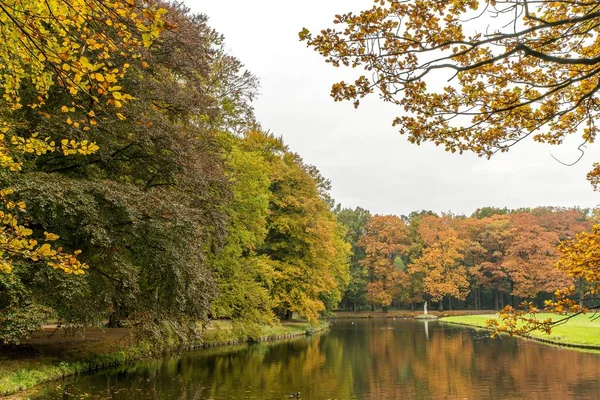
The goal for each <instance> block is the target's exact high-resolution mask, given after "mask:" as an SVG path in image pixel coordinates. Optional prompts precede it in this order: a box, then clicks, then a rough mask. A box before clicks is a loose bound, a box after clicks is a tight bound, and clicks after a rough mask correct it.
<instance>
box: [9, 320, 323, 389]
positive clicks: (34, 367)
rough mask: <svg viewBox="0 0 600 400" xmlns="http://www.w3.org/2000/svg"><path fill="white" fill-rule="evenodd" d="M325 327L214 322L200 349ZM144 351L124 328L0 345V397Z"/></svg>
mask: <svg viewBox="0 0 600 400" xmlns="http://www.w3.org/2000/svg"><path fill="white" fill-rule="evenodd" d="M327 326H328V324H327V323H326V322H322V321H321V322H319V324H318V325H317V326H313V325H310V324H308V323H306V322H301V321H291V322H284V323H283V324H281V325H275V326H256V327H253V329H252V330H251V331H247V332H244V333H240V331H239V330H238V331H234V330H233V326H232V324H231V322H229V321H214V322H213V323H212V326H211V327H209V329H207V330H206V332H205V335H204V338H203V343H202V344H203V345H207V346H216V345H220V344H231V343H233V342H236V343H240V342H247V341H249V340H253V341H259V340H260V341H264V340H274V339H281V338H285V337H291V336H299V335H306V334H310V333H313V332H316V331H320V330H323V329H325V328H326V327H327ZM248 332H251V333H252V334H251V335H249V334H248ZM148 350H149V349H148V348H147V343H141V344H133V343H132V342H131V335H130V333H129V331H128V330H127V329H124V328H120V329H104V330H102V329H97V328H93V329H89V330H87V331H86V333H85V335H82V334H69V335H67V334H65V333H64V332H60V331H59V332H58V333H57V332H56V331H55V330H54V329H45V330H44V331H43V332H38V333H36V334H35V335H34V336H33V337H32V339H30V340H27V341H25V342H24V343H23V344H22V345H20V346H0V398H1V397H2V396H3V395H8V394H11V393H16V392H19V391H23V390H27V389H31V388H32V387H34V386H36V385H39V384H41V383H43V382H48V381H52V380H56V379H60V378H62V377H64V376H67V375H74V374H78V373H82V372H87V371H93V370H96V369H99V368H104V367H107V366H112V365H118V364H124V363H127V362H130V361H135V360H141V359H143V358H148V357H149V351H148Z"/></svg>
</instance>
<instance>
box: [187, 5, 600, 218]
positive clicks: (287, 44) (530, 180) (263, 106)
mask: <svg viewBox="0 0 600 400" xmlns="http://www.w3.org/2000/svg"><path fill="white" fill-rule="evenodd" d="M186 4H188V5H189V6H191V7H192V9H193V10H194V11H197V12H204V13H206V14H208V15H209V16H210V24H211V25H212V26H213V27H214V28H216V29H217V30H218V31H220V32H221V33H223V34H224V35H225V37H226V43H227V47H228V49H230V51H231V53H232V54H234V55H235V56H236V57H238V58H239V59H240V60H241V61H242V62H244V63H245V64H246V66H247V67H248V68H249V69H250V70H251V71H252V72H253V73H254V74H255V75H257V76H258V77H259V78H260V80H261V82H262V87H261V90H260V92H261V96H260V98H259V100H258V101H257V102H256V114H257V117H258V119H259V121H260V122H261V123H262V125H263V127H264V128H265V129H269V130H270V131H271V132H273V133H275V134H276V135H282V136H283V138H284V140H285V141H286V143H288V144H289V145H290V148H291V149H292V150H293V151H295V152H298V153H299V154H300V155H301V156H302V157H303V158H304V159H305V160H306V162H308V163H310V164H314V165H316V166H317V167H318V168H319V169H320V170H321V172H322V173H323V175H324V176H325V177H327V178H329V179H330V180H331V181H332V184H333V190H332V194H333V196H334V198H335V199H336V200H337V201H339V202H342V204H343V205H344V206H348V207H355V206H361V207H363V208H368V209H370V210H371V211H372V212H374V213H394V214H408V213H409V212H410V211H413V210H418V209H432V210H435V211H448V210H452V211H454V212H457V213H471V212H472V211H474V210H475V209H476V208H477V207H481V206H498V207H504V206H507V207H510V208H517V207H530V206H539V205H559V206H574V205H579V206H582V207H591V206H595V205H596V204H598V203H600V200H598V198H597V196H596V195H595V194H594V193H593V192H592V189H591V186H590V185H589V184H588V183H587V181H586V180H585V175H586V173H587V172H588V171H589V170H590V169H591V164H592V163H593V162H594V161H595V159H598V158H599V157H598V155H599V151H598V150H595V149H594V148H593V147H592V148H591V149H589V150H588V154H587V156H586V157H585V158H584V159H583V160H582V161H581V162H580V163H579V164H577V165H576V166H574V167H566V166H563V165H561V164H559V163H558V162H557V161H555V160H554V159H553V158H552V157H551V155H550V150H552V154H553V155H555V156H556V157H557V158H559V159H560V160H562V161H564V162H569V161H572V160H574V159H576V158H577V157H578V155H579V152H578V151H577V146H578V145H579V142H578V140H576V138H575V139H574V140H568V141H567V142H566V143H565V144H563V145H562V146H561V147H559V148H553V149H551V148H550V147H549V146H544V145H540V144H535V143H531V142H523V143H520V144H519V145H517V147H515V148H513V149H512V150H511V151H510V152H509V153H508V154H501V155H498V156H496V157H497V158H496V159H494V160H492V161H488V160H485V159H480V158H478V157H476V156H474V155H471V154H469V155H462V156H459V155H456V154H450V153H446V152H444V151H443V149H441V148H436V147H435V146H434V145H431V144H427V145H422V146H421V147H417V146H415V145H412V144H409V143H408V142H407V140H406V139H405V138H404V137H401V136H400V135H399V134H398V133H397V130H396V129H395V128H393V127H392V126H391V121H392V119H393V118H394V117H395V116H396V112H397V109H396V108H395V107H394V106H391V105H389V104H383V103H381V102H379V101H378V100H377V98H376V96H373V97H372V98H371V99H369V100H367V101H365V102H364V103H363V105H362V106H361V107H360V108H359V109H358V110H355V109H354V108H353V106H352V105H351V104H350V103H334V102H333V100H332V99H331V98H330V97H329V91H330V85H331V84H332V83H333V82H335V81H337V80H340V79H344V78H348V77H352V76H354V75H352V74H350V75H348V73H347V72H345V71H343V70H340V69H335V68H332V67H331V66H329V65H327V64H325V63H324V62H323V60H322V58H321V57H320V56H319V55H318V54H316V53H315V52H314V51H312V50H311V49H307V48H305V47H304V45H303V44H302V43H300V42H299V41H298V31H300V30H301V29H302V27H304V26H306V27H307V28H309V29H310V30H311V31H314V32H318V31H319V30H320V29H323V28H327V27H332V26H333V24H331V20H332V19H333V16H334V15H335V14H337V13H342V12H346V11H351V10H354V11H358V10H360V9H363V8H368V7H371V5H372V2H371V1H369V0H328V1H317V0H305V1H302V2H296V3H290V2H281V1H275V0H256V1H240V0H234V1H230V2H222V1H204V0H187V1H186ZM356 72H358V71H356ZM443 84H444V85H446V84H447V83H446V82H445V80H444V82H443Z"/></svg>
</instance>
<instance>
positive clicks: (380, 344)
mask: <svg viewBox="0 0 600 400" xmlns="http://www.w3.org/2000/svg"><path fill="white" fill-rule="evenodd" d="M298 392H299V393H300V395H299V396H300V397H299V398H300V399H344V400H346V399H570V398H574V399H598V398H600V354H593V353H584V352H580V351H576V350H571V349H563V348H558V347H552V346H547V345H542V344H540V343H537V342H533V341H527V340H520V339H514V338H500V339H491V338H489V336H488V333H487V332H483V331H476V330H473V329H469V328H464V327H460V326H454V325H449V324H444V323H441V322H436V321H434V322H431V321H430V322H423V321H417V320H410V319H395V320H394V319H362V320H335V321H333V322H332V326H331V329H330V330H329V331H328V332H326V333H323V334H319V335H315V336H308V337H302V338H297V339H291V340H287V341H281V342H272V343H259V344H253V345H248V346H230V347H221V348H212V349H206V350H200V351H195V352H188V353H185V354H183V355H181V356H179V357H172V358H167V359H164V360H160V361H154V362H144V363H138V364H134V365H128V366H123V367H120V368H115V369H108V370H104V371H101V372H99V373H96V374H93V375H87V376H79V377H76V378H71V379H67V380H65V381H64V382H55V383H51V384H49V385H47V386H45V387H43V389H42V390H41V391H40V392H39V394H38V396H37V397H36V398H39V399H56V398H62V399H80V398H81V399H83V398H86V399H90V398H91V399H105V398H111V399H125V400H134V399H286V398H287V399H292V398H297V397H293V395H294V394H297V393H298Z"/></svg>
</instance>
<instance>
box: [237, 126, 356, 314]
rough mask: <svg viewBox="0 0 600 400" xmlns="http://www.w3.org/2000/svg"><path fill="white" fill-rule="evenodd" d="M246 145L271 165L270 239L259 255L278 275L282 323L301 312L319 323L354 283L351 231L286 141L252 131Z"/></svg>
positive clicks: (276, 300)
mask: <svg viewBox="0 0 600 400" xmlns="http://www.w3.org/2000/svg"><path fill="white" fill-rule="evenodd" d="M245 146H246V147H247V148H249V149H252V150H253V151H254V152H256V153H257V154H260V155H262V157H263V158H264V160H265V161H266V162H267V163H268V164H269V178H270V186H269V191H270V195H269V217H268V219H267V234H266V237H265V240H264V243H263V244H262V245H260V246H258V248H257V254H258V255H260V256H264V261H265V263H266V268H269V269H270V270H271V271H272V274H271V279H270V282H269V283H268V284H269V290H270V294H271V299H272V301H273V305H274V309H275V312H276V314H277V315H278V316H279V317H280V318H290V317H291V316H292V314H293V313H294V312H296V313H298V314H300V315H302V316H304V317H306V318H307V319H308V320H310V321H311V322H314V321H316V319H317V318H318V316H319V315H320V313H322V312H323V311H326V310H327V308H331V307H332V306H337V304H338V303H339V301H340V300H341V298H342V294H343V290H344V288H345V286H346V285H347V283H348V280H349V265H348V258H349V251H350V245H349V244H347V243H346V242H345V240H344V236H345V233H346V232H345V228H344V227H343V226H342V225H341V224H340V223H339V222H338V221H337V220H336V218H335V215H334V214H333V212H332V211H331V210H330V209H329V204H328V203H327V199H326V198H325V197H324V196H323V191H324V190H325V189H324V188H323V187H322V186H321V185H322V184H324V183H326V181H325V180H324V179H323V178H322V177H320V175H319V174H318V171H317V170H316V168H314V167H310V166H307V165H306V164H305V163H304V162H303V160H302V158H301V157H300V156H299V155H298V154H295V153H293V152H291V151H290V150H289V149H288V148H287V146H286V145H285V144H284V143H283V141H282V140H281V138H277V137H274V136H273V135H271V134H268V133H264V132H262V131H259V130H249V131H248V132H247V133H246V134H245Z"/></svg>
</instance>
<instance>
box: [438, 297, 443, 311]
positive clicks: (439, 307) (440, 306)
mask: <svg viewBox="0 0 600 400" xmlns="http://www.w3.org/2000/svg"><path fill="white" fill-rule="evenodd" d="M438 311H444V299H442V300H440V301H438Z"/></svg>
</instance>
